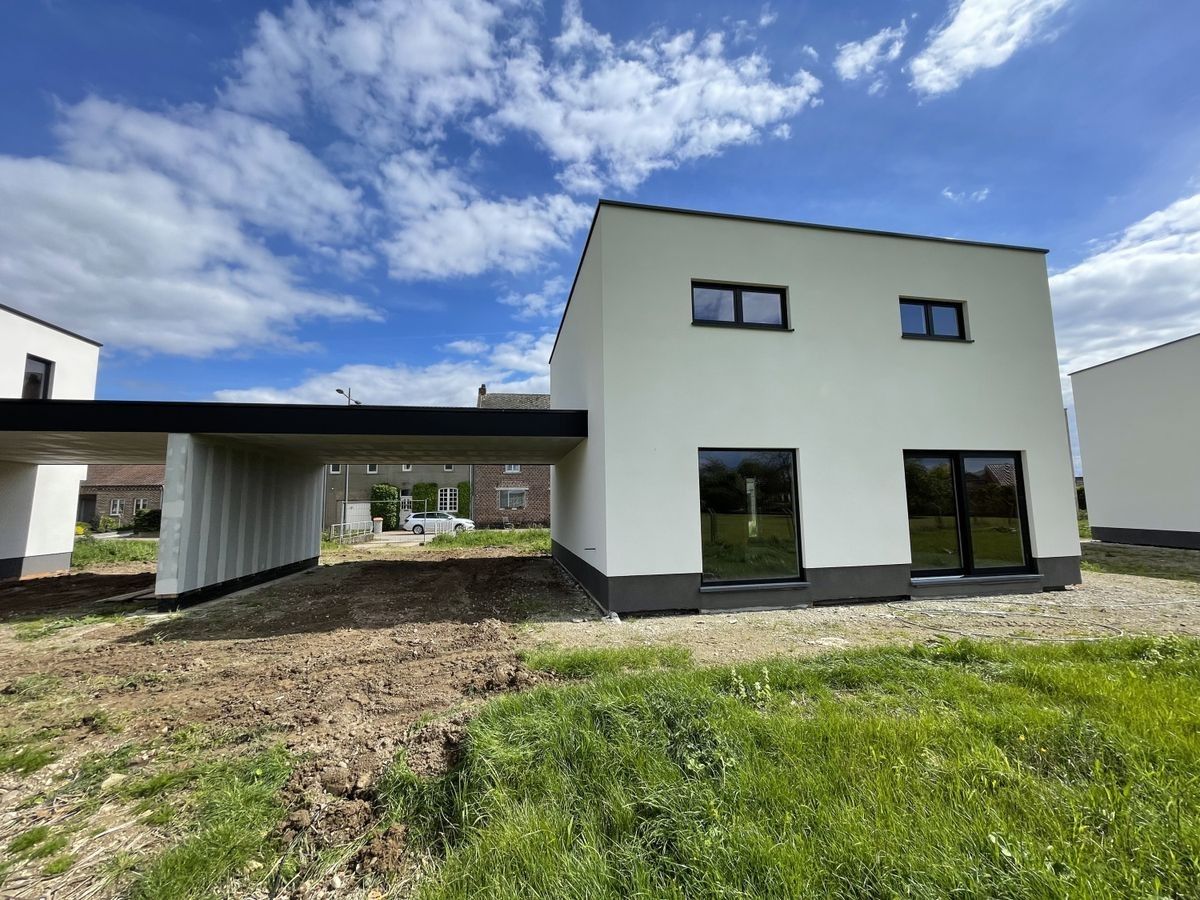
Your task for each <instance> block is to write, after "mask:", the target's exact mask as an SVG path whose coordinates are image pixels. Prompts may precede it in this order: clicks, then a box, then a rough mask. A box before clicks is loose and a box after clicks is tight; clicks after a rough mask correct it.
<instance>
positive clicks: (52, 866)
mask: <svg viewBox="0 0 1200 900" xmlns="http://www.w3.org/2000/svg"><path fill="white" fill-rule="evenodd" d="M73 865H75V857H74V856H72V855H71V854H70V853H64V854H62V855H61V856H56V857H54V859H52V860H50V862H48V863H46V864H45V865H44V866H42V873H43V874H45V875H61V874H63V873H64V872H66V871H68V870H69V869H70V868H71V866H73Z"/></svg>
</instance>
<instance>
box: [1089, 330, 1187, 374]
mask: <svg viewBox="0 0 1200 900" xmlns="http://www.w3.org/2000/svg"><path fill="white" fill-rule="evenodd" d="M1198 337H1200V331H1197V332H1196V333H1195V334H1185V335H1184V336H1183V337H1180V338H1175V340H1173V341H1167V342H1166V343H1163V344H1155V345H1154V346H1153V347H1147V348H1146V349H1145V350H1135V351H1133V352H1132V353H1126V354H1125V355H1124V356H1118V357H1116V358H1115V359H1107V360H1105V361H1104V362H1102V363H1096V364H1095V365H1094V366H1085V367H1084V368H1082V369H1076V370H1075V371H1074V372H1068V373H1067V377H1068V378H1070V377H1071V376H1073V375H1078V374H1080V373H1081V372H1090V371H1092V369H1099V368H1100V367H1101V366H1111V365H1112V364H1113V363H1117V362H1121V361H1122V360H1126V359H1132V358H1133V357H1135V356H1141V355H1142V354H1143V353H1150V352H1151V351H1153V350H1161V349H1162V348H1163V347H1170V346H1171V345H1172V344H1181V343H1183V342H1184V341H1190V340H1191V339H1192V338H1198Z"/></svg>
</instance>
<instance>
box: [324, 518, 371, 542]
mask: <svg viewBox="0 0 1200 900" xmlns="http://www.w3.org/2000/svg"><path fill="white" fill-rule="evenodd" d="M372 529H373V526H372V525H371V520H370V519H367V520H366V521H363V522H338V523H336V524H334V525H330V526H329V539H330V540H331V541H337V542H339V543H343V544H349V543H353V542H354V541H357V540H362V539H363V538H369V537H370V536H371V531H372Z"/></svg>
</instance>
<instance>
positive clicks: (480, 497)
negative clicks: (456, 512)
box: [471, 466, 550, 528]
mask: <svg viewBox="0 0 1200 900" xmlns="http://www.w3.org/2000/svg"><path fill="white" fill-rule="evenodd" d="M498 488H527V489H528V490H527V491H526V492H525V508H524V509H500V507H499V506H498V505H497V501H498V498H499V496H500V495H499V491H498V490H497V489H498ZM471 504H472V506H473V507H474V512H473V513H472V518H474V520H475V524H476V525H478V526H479V527H480V528H500V527H503V525H504V524H505V520H507V521H508V522H510V523H512V524H513V525H516V526H518V527H527V526H534V525H539V526H546V525H549V524H550V467H549V466H521V471H520V472H514V473H512V474H509V475H506V474H504V466H475V479H474V484H473V485H472V490H471Z"/></svg>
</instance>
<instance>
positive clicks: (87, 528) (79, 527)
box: [75, 522, 92, 536]
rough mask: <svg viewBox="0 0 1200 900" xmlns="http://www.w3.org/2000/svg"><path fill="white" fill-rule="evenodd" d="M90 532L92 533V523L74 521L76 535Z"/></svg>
mask: <svg viewBox="0 0 1200 900" xmlns="http://www.w3.org/2000/svg"><path fill="white" fill-rule="evenodd" d="M91 533H92V523H91V522H76V523H75V534H76V536H83V535H85V534H91Z"/></svg>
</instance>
